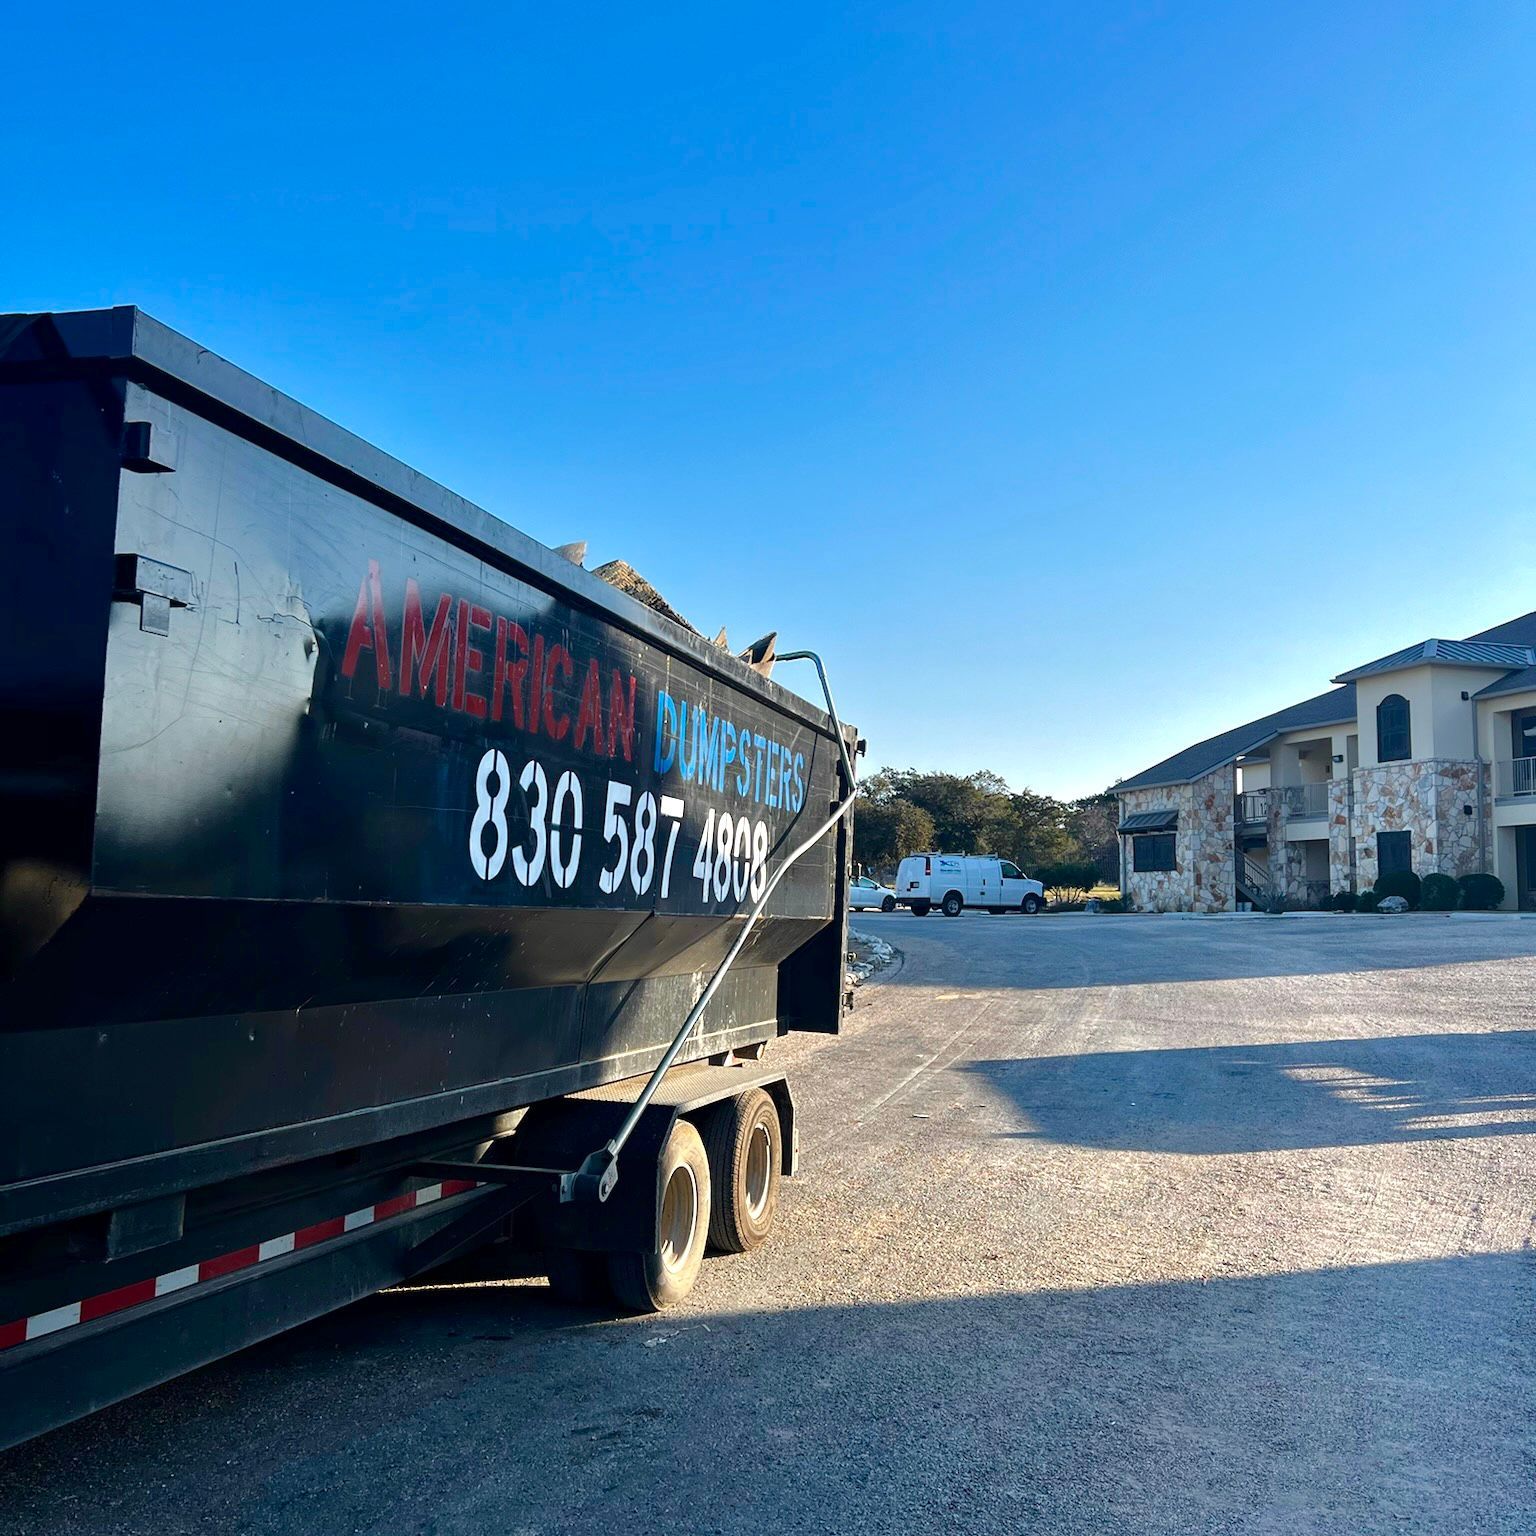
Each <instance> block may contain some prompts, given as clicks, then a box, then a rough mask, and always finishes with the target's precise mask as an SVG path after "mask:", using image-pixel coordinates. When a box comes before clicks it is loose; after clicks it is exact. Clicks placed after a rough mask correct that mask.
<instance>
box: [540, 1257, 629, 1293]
mask: <svg viewBox="0 0 1536 1536" xmlns="http://www.w3.org/2000/svg"><path fill="white" fill-rule="evenodd" d="M544 1273H545V1274H546V1275H548V1276H549V1288H550V1290H552V1291H553V1292H554V1293H555V1295H556V1296H557V1297H558V1298H559V1299H560V1300H561V1301H563V1302H565V1303H566V1305H567V1306H572V1307H595V1306H601V1305H602V1304H603V1303H604V1302H611V1301H612V1300H613V1287H612V1286H611V1285H609V1283H608V1258H607V1255H606V1254H601V1253H582V1252H581V1251H580V1250H579V1249H576V1248H552V1249H550V1251H549V1252H548V1253H546V1254H545V1255H544Z"/></svg>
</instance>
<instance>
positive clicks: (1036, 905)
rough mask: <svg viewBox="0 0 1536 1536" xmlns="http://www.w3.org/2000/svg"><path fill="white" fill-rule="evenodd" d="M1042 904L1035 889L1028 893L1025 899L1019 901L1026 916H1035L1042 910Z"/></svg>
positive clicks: (1020, 907)
mask: <svg viewBox="0 0 1536 1536" xmlns="http://www.w3.org/2000/svg"><path fill="white" fill-rule="evenodd" d="M1041 906H1042V902H1041V900H1040V898H1039V897H1038V896H1036V895H1035V893H1034V892H1033V891H1031V892H1030V893H1029V895H1027V896H1026V897H1025V898H1024V900H1023V901H1021V902H1020V903H1019V910H1020V911H1021V912H1023V913H1024V914H1025V916H1027V917H1033V916H1034V915H1035V913H1036V912H1038V911H1039V910H1040V908H1041Z"/></svg>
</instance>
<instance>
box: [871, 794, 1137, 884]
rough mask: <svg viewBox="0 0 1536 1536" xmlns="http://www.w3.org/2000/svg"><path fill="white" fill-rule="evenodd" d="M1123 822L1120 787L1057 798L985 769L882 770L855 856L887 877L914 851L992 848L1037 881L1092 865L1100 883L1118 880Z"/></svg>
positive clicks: (989, 850) (879, 875) (988, 851)
mask: <svg viewBox="0 0 1536 1536" xmlns="http://www.w3.org/2000/svg"><path fill="white" fill-rule="evenodd" d="M1119 819H1120V818H1119V807H1118V805H1117V803H1116V801H1115V796H1114V793H1113V791H1112V790H1105V791H1104V792H1103V793H1102V794H1097V795H1088V796H1086V797H1085V798H1083V799H1081V800H1057V799H1055V798H1053V797H1052V796H1050V795H1042V794H1037V793H1036V792H1035V791H1034V790H1032V789H1012V788H1010V787H1009V785H1008V783H1007V781H1006V780H1004V779H1003V778H1002V777H1000V776H999V775H998V774H995V773H989V772H987V771H986V770H985V769H983V770H981V771H980V772H977V773H970V774H966V775H964V776H961V775H960V774H956V773H922V772H919V771H918V770H917V769H916V768H906V769H895V768H882V769H880V770H879V772H877V773H873V774H871V775H870V776H869V777H868V778H866V779H865V780H864V781H863V783H862V784H861V785H860V788H859V802H858V804H857V805H856V806H855V807H854V812H853V856H854V858H855V859H856V860H858V861H859V862H860V863H861V864H863V865H864V867H865V869H866V870H867V871H868V872H869V873H871V874H873V875H875V876H876V877H877V878H880V879H885V880H889V879H891V878H892V877H893V876H894V875H895V873H896V866H897V864H899V863H900V862H901V860H902V859H903V858H905V857H906V856H907V854H909V853H928V852H937V853H986V854H994V855H996V856H997V857H998V858H1003V859H1012V860H1013V862H1014V863H1015V864H1017V865H1018V866H1019V868H1020V869H1022V870H1023V871H1024V873H1025V874H1026V875H1034V876H1036V878H1040V875H1039V872H1040V871H1041V870H1043V869H1046V868H1047V867H1049V866H1062V865H1081V866H1090V865H1091V866H1092V869H1093V872H1094V873H1095V874H1096V875H1097V877H1098V878H1099V879H1100V880H1102V881H1104V882H1105V883H1106V884H1108V885H1116V884H1118V883H1119V880H1120V840H1119V838H1118V836H1117V835H1116V832H1115V827H1116V825H1117V824H1118V822H1119ZM1084 874H1085V876H1086V870H1085V871H1084ZM1048 883H1052V882H1048ZM1071 883H1072V884H1076V883H1077V882H1076V881H1073V882H1071ZM1089 883H1092V882H1089Z"/></svg>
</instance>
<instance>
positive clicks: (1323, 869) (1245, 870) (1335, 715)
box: [1115, 613, 1536, 912]
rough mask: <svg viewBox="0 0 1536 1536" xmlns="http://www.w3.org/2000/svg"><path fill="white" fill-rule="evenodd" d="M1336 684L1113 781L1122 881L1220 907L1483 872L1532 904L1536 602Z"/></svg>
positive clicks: (1183, 904) (1317, 898)
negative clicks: (1396, 873) (1519, 613)
mask: <svg viewBox="0 0 1536 1536" xmlns="http://www.w3.org/2000/svg"><path fill="white" fill-rule="evenodd" d="M1334 682H1335V683H1336V684H1337V685H1338V686H1337V687H1335V688H1333V689H1332V690H1330V691H1329V692H1327V693H1323V694H1319V695H1317V697H1315V698H1311V699H1305V700H1303V701H1302V702H1301V703H1300V704H1293V705H1291V706H1290V708H1288V709H1282V710H1277V711H1276V712H1275V713H1274V714H1272V715H1265V716H1263V717H1262V718H1261V719H1258V720H1250V721H1249V722H1247V724H1245V725H1240V726H1236V727H1234V728H1233V729H1232V730H1230V731H1225V732H1223V733H1222V734H1221V735H1219V736H1213V737H1211V738H1210V739H1209V740H1208V741H1202V742H1197V743H1196V744H1195V745H1194V746H1192V747H1186V748H1185V749H1184V750H1183V751H1182V752H1176V753H1175V754H1174V755H1173V756H1172V757H1170V758H1166V759H1164V761H1162V762H1161V763H1157V764H1155V765H1154V766H1153V767H1151V768H1148V769H1146V770H1145V771H1144V772H1142V773H1138V774H1135V775H1133V776H1132V777H1131V778H1129V779H1125V780H1123V781H1122V782H1121V783H1120V784H1118V785H1116V786H1115V792H1116V794H1117V795H1118V796H1119V797H1120V833H1121V860H1120V867H1121V886H1122V888H1123V889H1124V890H1125V892H1126V893H1127V894H1128V895H1129V896H1131V897H1132V898H1134V900H1135V901H1136V903H1137V904H1138V905H1139V906H1142V907H1145V908H1149V909H1152V910H1154V911H1195V912H1225V911H1232V910H1234V909H1236V908H1237V907H1239V906H1240V905H1242V904H1245V903H1252V904H1254V905H1259V904H1262V903H1264V902H1266V901H1267V900H1269V899H1270V898H1271V897H1272V895H1274V894H1276V893H1278V894H1280V895H1282V896H1283V897H1284V898H1285V899H1286V900H1287V901H1288V902H1289V903H1291V904H1294V905H1297V906H1319V905H1322V904H1323V903H1324V902H1325V901H1326V900H1327V899H1328V897H1329V896H1330V895H1331V894H1332V893H1333V892H1335V891H1339V890H1353V891H1360V890H1364V889H1366V888H1367V887H1369V886H1371V885H1372V884H1374V882H1375V880H1376V878H1377V876H1378V875H1379V874H1381V873H1384V872H1386V871H1387V870H1391V869H1412V870H1413V871H1414V872H1415V873H1417V874H1419V875H1421V876H1422V875H1427V874H1430V873H1432V872H1435V871H1439V872H1441V873H1444V874H1448V875H1453V876H1459V875H1464V874H1469V873H1472V872H1473V871H1487V872H1489V873H1492V874H1495V875H1497V876H1498V877H1499V879H1500V880H1502V881H1503V883H1504V889H1505V903H1504V904H1505V905H1506V906H1507V907H1522V908H1528V909H1529V908H1536V613H1529V614H1526V615H1525V616H1524V617H1522V618H1518V619H1512V620H1511V621H1510V622H1509V623H1507V624H1500V625H1498V626H1496V627H1495V628H1493V629H1488V630H1484V631H1483V632H1482V633H1481V634H1477V635H1472V636H1469V637H1468V638H1467V639H1465V640H1421V641H1419V642H1418V643H1417V644H1415V645H1410V646H1407V647H1405V648H1404V649H1403V650H1400V651H1395V652H1393V653H1392V654H1391V655H1390V656H1382V657H1379V658H1378V659H1377V660H1375V661H1371V662H1367V663H1366V664H1365V665H1363V666H1359V667H1353V668H1351V669H1350V670H1348V671H1346V672H1342V673H1340V674H1339V676H1338V677H1336V678H1335V679H1334Z"/></svg>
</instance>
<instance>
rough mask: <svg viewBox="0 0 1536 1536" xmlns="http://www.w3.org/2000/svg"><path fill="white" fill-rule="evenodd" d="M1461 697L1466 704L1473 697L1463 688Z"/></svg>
mask: <svg viewBox="0 0 1536 1536" xmlns="http://www.w3.org/2000/svg"><path fill="white" fill-rule="evenodd" d="M1461 697H1462V702H1463V703H1465V702H1466V701H1467V700H1468V699H1470V698H1471V697H1472V695H1471V694H1470V693H1468V692H1467V690H1466V689H1465V688H1463V689H1462V690H1461Z"/></svg>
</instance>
